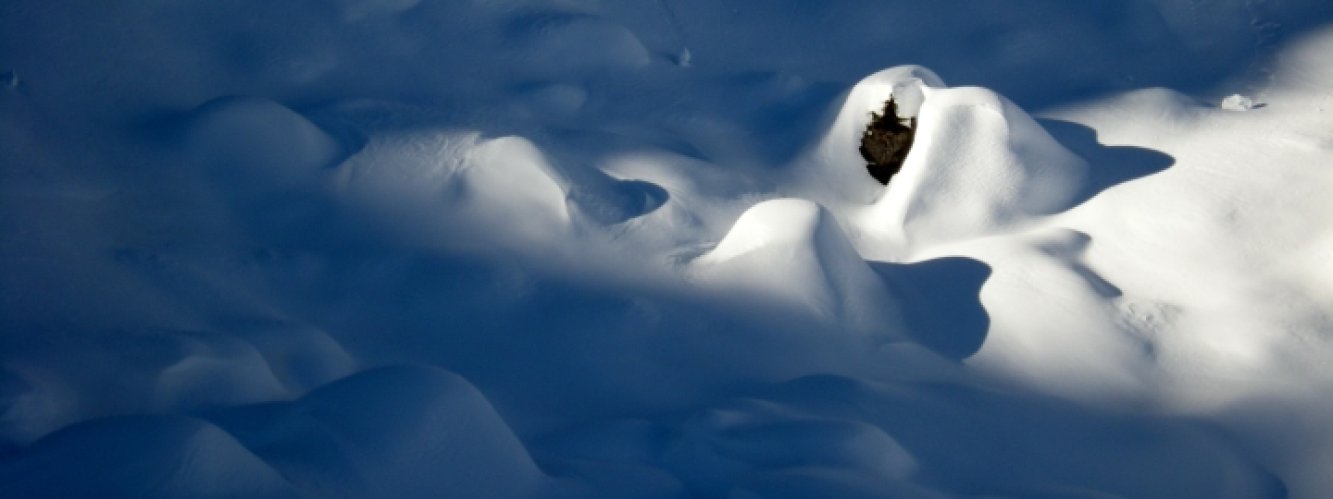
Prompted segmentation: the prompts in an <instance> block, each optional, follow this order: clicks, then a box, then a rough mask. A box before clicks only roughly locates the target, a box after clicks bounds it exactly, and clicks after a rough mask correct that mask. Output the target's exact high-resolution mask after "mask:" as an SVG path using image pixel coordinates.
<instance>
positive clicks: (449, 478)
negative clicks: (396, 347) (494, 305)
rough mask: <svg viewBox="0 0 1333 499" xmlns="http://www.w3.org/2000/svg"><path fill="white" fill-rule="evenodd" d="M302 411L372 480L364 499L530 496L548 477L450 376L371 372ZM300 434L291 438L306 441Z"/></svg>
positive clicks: (338, 385) (330, 389)
mask: <svg viewBox="0 0 1333 499" xmlns="http://www.w3.org/2000/svg"><path fill="white" fill-rule="evenodd" d="M297 405H298V407H299V408H300V409H299V413H300V414H303V415H308V417H311V418H314V419H315V420H316V421H318V427H320V428H322V429H324V430H325V431H327V432H328V435H327V436H326V437H324V438H327V439H328V440H326V441H325V442H324V443H325V444H333V443H335V442H336V443H337V446H338V447H340V448H341V450H342V452H344V453H345V455H344V456H343V457H345V458H346V459H347V460H348V461H349V462H351V463H355V464H354V466H355V469H354V470H348V471H349V472H351V475H352V476H355V477H358V478H359V479H361V480H363V481H364V484H365V486H366V487H367V490H365V491H364V492H365V494H364V495H368V496H379V497H427V496H431V495H434V494H435V493H438V492H439V491H441V490H448V491H450V494H451V495H457V496H458V497H522V496H529V495H532V494H533V493H534V492H535V491H536V490H537V489H538V488H539V487H540V486H541V483H542V480H543V478H544V475H543V474H542V473H541V471H540V470H538V469H537V466H536V465H535V464H534V463H533V462H532V459H531V458H530V457H529V456H528V454H527V451H526V450H525V449H524V447H523V444H522V443H521V442H519V441H518V438H516V437H515V436H514V434H513V432H512V431H510V429H509V426H508V425H506V424H505V422H504V421H503V420H501V419H500V416H499V415H498V414H496V412H495V409H494V408H492V407H491V404H490V402H488V401H487V400H486V398H485V397H484V396H483V395H482V394H481V393H480V392H478V391H477V389H476V388H474V387H473V386H472V385H471V384H470V383H468V382H467V381H466V380H464V379H463V378H461V377H459V376H458V375H455V374H453V373H450V372H448V371H444V370H441V369H434V368H426V367H408V366H403V367H388V368H381V369H376V370H371V371H367V372H363V373H359V374H356V375H354V376H351V377H348V378H346V379H343V380H340V381H337V382H334V383H332V384H329V385H327V386H325V387H322V388H320V389H318V390H315V391H313V392H311V393H310V394H309V395H307V396H306V397H304V398H303V399H301V401H300V402H298V404H297ZM275 423H276V424H280V423H279V422H276V421H275ZM272 429H273V430H279V431H281V430H282V429H283V427H282V426H278V427H274V428H272ZM294 429H296V430H297V433H295V434H291V435H290V436H291V437H295V438H297V439H300V438H301V436H302V435H301V433H300V430H299V428H294ZM317 448H318V447H316V449H317ZM270 449H271V450H273V451H279V449H278V448H277V447H271V448H270ZM311 450H314V449H311ZM261 454H263V452H261ZM304 457H305V458H306V459H308V460H313V461H312V462H307V463H306V466H312V467H316V468H317V467H319V464H318V463H319V461H320V460H322V459H325V456H321V455H320V454H319V453H313V452H312V453H311V454H309V455H306V456H304ZM280 469H281V467H280Z"/></svg>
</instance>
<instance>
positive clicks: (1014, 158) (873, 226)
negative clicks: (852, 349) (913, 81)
mask: <svg viewBox="0 0 1333 499" xmlns="http://www.w3.org/2000/svg"><path fill="white" fill-rule="evenodd" d="M922 92H923V94H924V96H925V99H924V102H923V103H922V105H921V107H920V112H919V113H918V115H917V119H918V124H917V133H916V140H915V143H914V144H913V146H912V150H911V152H910V153H908V155H907V160H906V161H905V162H904V164H903V168H902V171H901V172H900V173H899V174H898V175H897V176H895V177H894V179H893V180H892V181H891V182H890V183H889V185H888V187H887V188H886V189H885V191H884V194H883V196H882V197H881V198H880V199H879V200H878V201H877V202H876V203H875V206H874V207H873V208H871V209H869V210H866V211H865V212H864V213H863V214H862V216H861V217H860V218H859V219H858V220H857V225H858V226H859V227H860V228H861V230H863V231H864V232H865V233H867V234H870V235H872V236H873V237H876V238H878V239H880V240H881V241H883V242H884V243H886V244H888V245H889V246H890V247H892V246H898V245H902V246H906V247H908V248H921V247H926V246H930V245H937V244H943V243H948V242H953V241H959V240H964V239H970V238H977V237H982V236H986V235H990V234H994V233H997V232H1002V231H1005V230H1013V229H1016V228H1019V227H1022V226H1023V225H1024V224H1025V223H1027V222H1030V221H1032V220H1034V219H1037V218H1039V217H1041V216H1043V215H1050V214H1053V213H1056V212H1059V211H1062V210H1064V209H1066V208H1069V206H1070V204H1071V202H1072V201H1073V200H1074V199H1075V196H1076V194H1078V192H1079V191H1080V189H1081V188H1082V184H1081V183H1082V181H1083V179H1084V176H1085V175H1086V170H1087V165H1086V163H1085V162H1084V161H1083V160H1082V159H1081V158H1079V157H1078V156H1076V155H1074V154H1073V153H1071V152H1069V151H1068V150H1066V149H1065V148H1064V147H1063V146H1061V145H1060V144H1059V143H1058V142H1056V141H1055V139H1053V138H1051V136H1050V135H1049V134H1048V133H1047V132H1046V131H1045V130H1044V129H1043V128H1042V127H1041V126H1040V125H1038V124H1037V122H1036V121H1035V120H1033V119H1032V117H1030V116H1028V114H1027V113H1025V112H1023V110H1022V109H1019V108H1018V106H1016V105H1014V104H1013V103H1012V102H1009V101H1008V100H1007V99H1005V98H1004V97H1001V96H999V95H997V94H995V93H994V92H991V91H989V90H986V89H983V88H976V87H965V88H948V89H945V88H930V87H924V88H922ZM899 231H900V232H899Z"/></svg>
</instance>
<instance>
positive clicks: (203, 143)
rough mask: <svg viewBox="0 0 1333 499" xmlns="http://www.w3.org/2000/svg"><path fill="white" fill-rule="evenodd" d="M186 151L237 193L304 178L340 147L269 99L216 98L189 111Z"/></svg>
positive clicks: (340, 152)
mask: <svg viewBox="0 0 1333 499" xmlns="http://www.w3.org/2000/svg"><path fill="white" fill-rule="evenodd" d="M185 140H186V145H187V148H188V154H189V155H190V156H192V157H193V158H194V159H195V160H197V161H199V162H201V163H203V164H204V165H206V166H208V167H210V168H212V169H213V170H214V171H213V174H214V175H216V176H217V177H218V178H219V180H220V182H222V184H223V185H225V186H228V187H232V188H234V189H238V190H242V191H251V190H260V191H262V190H265V189H271V188H275V187H281V186H287V187H290V186H293V185H299V184H305V183H309V182H310V178H311V177H313V176H314V175H315V173H316V172H318V171H319V170H320V169H321V168H324V167H328V166H332V165H333V164H335V163H336V162H337V161H338V160H339V159H341V156H342V155H343V154H344V151H343V147H342V146H341V145H340V144H339V143H338V141H337V140H335V139H334V138H333V137H332V136H330V135H329V134H328V133H326V132H324V130H322V129H320V128H319V127H318V126H316V125H315V124H314V123H311V122H310V120H307V119H306V118H305V117H304V116H302V115H300V114H298V113H297V112H295V111H292V110H291V109H288V108H287V107H285V106H283V105H282V104H279V103H277V102H274V101H272V100H268V99H263V98H259V97H222V98H218V99H215V100H212V101H209V102H208V103H206V104H204V105H202V106H200V107H199V108H198V109H196V110H195V111H193V112H192V113H191V116H190V118H189V122H188V123H187V125H186V131H185Z"/></svg>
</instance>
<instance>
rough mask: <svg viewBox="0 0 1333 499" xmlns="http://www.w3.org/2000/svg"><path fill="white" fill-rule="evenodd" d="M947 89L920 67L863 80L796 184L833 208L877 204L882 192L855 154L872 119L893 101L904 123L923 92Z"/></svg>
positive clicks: (836, 115)
mask: <svg viewBox="0 0 1333 499" xmlns="http://www.w3.org/2000/svg"><path fill="white" fill-rule="evenodd" d="M944 86H945V85H944V81H943V80H941V79H940V77H939V76H937V75H936V74H935V73H934V72H931V71H930V70H929V69H926V68H923V67H921V66H897V67H893V68H888V69H885V70H882V71H879V72H877V73H875V74H872V75H870V76H867V77H865V78H863V79H861V81H859V82H857V83H856V85H855V86H853V87H852V88H851V90H849V91H848V92H847V93H846V95H844V96H843V97H842V98H841V99H840V100H839V102H841V105H840V107H838V108H837V110H836V112H835V113H834V114H833V117H832V121H831V122H830V123H828V124H827V125H825V132H824V134H823V136H822V137H821V138H820V140H819V142H818V143H817V144H816V145H815V146H814V148H813V149H812V150H811V151H810V152H809V153H807V154H806V157H805V158H804V159H802V160H801V161H800V163H799V165H800V166H801V167H802V168H801V169H800V170H799V173H798V174H799V175H802V177H801V178H800V179H799V182H798V183H799V184H801V185H802V186H805V187H806V188H809V186H812V185H813V186H819V187H818V188H819V190H817V191H813V192H809V193H807V195H810V196H812V197H814V198H815V199H818V200H820V201H823V202H826V203H830V205H831V206H835V205H838V204H842V203H855V204H870V203H872V202H874V201H875V200H877V199H879V197H880V195H881V193H882V192H883V190H884V187H883V186H881V185H879V183H877V182H873V181H870V175H869V174H868V173H866V171H865V159H864V158H862V157H861V155H860V153H859V152H858V151H857V147H858V146H859V145H860V144H861V135H862V134H863V133H865V129H866V125H867V124H869V123H870V113H872V112H879V111H880V110H882V109H884V102H885V101H887V100H889V98H890V97H893V98H894V99H895V100H896V101H897V102H898V106H899V107H898V114H899V115H900V116H901V117H904V118H906V117H910V116H916V115H917V114H918V113H919V110H920V108H921V105H922V103H923V101H924V97H925V94H924V92H925V88H943V87H944ZM914 149H915V148H914ZM909 157H910V155H909ZM803 193H804V192H803Z"/></svg>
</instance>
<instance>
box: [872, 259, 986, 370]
mask: <svg viewBox="0 0 1333 499" xmlns="http://www.w3.org/2000/svg"><path fill="white" fill-rule="evenodd" d="M869 263H870V266H871V268H873V269H875V272H877V273H879V275H880V277H881V278H883V279H884V282H885V284H887V285H888V286H889V289H890V290H891V291H893V293H894V295H895V296H897V297H898V298H899V299H900V300H901V301H902V302H901V304H900V305H901V307H902V313H903V316H904V320H905V321H906V322H907V326H908V336H909V337H911V338H912V339H913V340H914V341H916V342H917V343H920V344H921V345H923V346H925V347H926V348H929V349H931V350H933V351H935V352H936V353H938V354H940V355H943V356H945V357H948V358H950V359H955V360H961V359H965V358H967V357H969V356H971V355H972V354H975V353H977V351H978V350H980V349H981V345H982V344H983V343H985V342H986V331H987V330H989V329H990V315H988V314H987V313H986V308H985V307H984V306H982V304H981V286H982V284H985V282H986V279H988V278H989V277H990V275H991V268H990V266H989V265H986V264H985V263H982V262H979V261H977V260H973V259H971V258H964V257H945V258H937V259H934V260H927V261H924V262H917V263H909V264H900V263H886V262H869Z"/></svg>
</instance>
